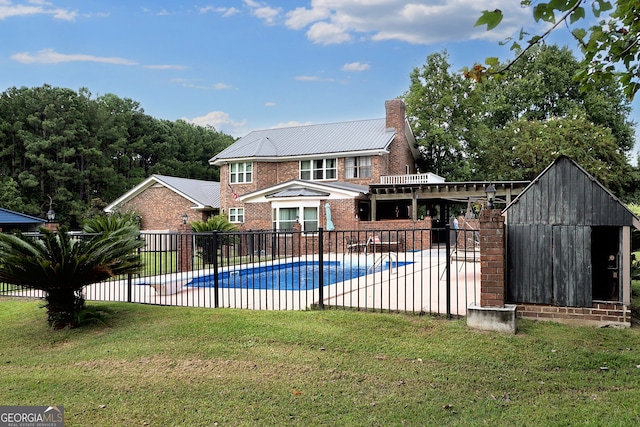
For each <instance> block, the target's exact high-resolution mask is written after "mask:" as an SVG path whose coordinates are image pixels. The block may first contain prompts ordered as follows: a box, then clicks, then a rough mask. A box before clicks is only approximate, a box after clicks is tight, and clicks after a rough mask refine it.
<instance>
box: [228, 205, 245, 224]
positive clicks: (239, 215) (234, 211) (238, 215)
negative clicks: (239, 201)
mask: <svg viewBox="0 0 640 427" xmlns="http://www.w3.org/2000/svg"><path fill="white" fill-rule="evenodd" d="M229 222H234V223H237V222H244V208H229Z"/></svg>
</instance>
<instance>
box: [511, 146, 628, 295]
mask: <svg viewBox="0 0 640 427" xmlns="http://www.w3.org/2000/svg"><path fill="white" fill-rule="evenodd" d="M507 213H508V217H507V225H506V230H507V299H508V300H509V301H510V302H520V303H533V304H556V305H560V306H574V307H590V306H591V305H592V281H593V279H592V275H593V272H592V260H591V252H592V250H591V230H592V227H594V226H613V227H622V226H630V225H633V219H634V217H633V214H632V213H631V212H630V211H629V210H627V209H626V208H625V206H624V205H622V203H620V201H619V200H618V199H616V198H615V197H614V196H613V195H612V194H611V193H610V192H609V191H607V190H606V189H605V188H604V187H603V186H602V185H601V184H600V183H598V182H597V181H596V180H595V179H594V178H593V177H591V175H589V174H588V173H587V172H586V171H585V170H584V169H582V168H581V167H580V166H578V165H577V164H576V163H575V162H573V161H572V160H571V159H569V158H567V157H560V158H558V159H557V160H556V161H555V162H554V163H553V164H551V165H550V166H549V167H548V168H547V169H546V170H545V171H544V172H542V173H541V174H540V175H539V176H538V177H537V178H536V179H535V180H534V181H533V182H532V183H531V185H529V187H527V188H526V189H525V190H524V191H523V192H522V193H521V194H520V195H519V196H518V197H517V198H516V199H515V200H514V201H513V203H512V204H511V205H509V206H508V208H507Z"/></svg>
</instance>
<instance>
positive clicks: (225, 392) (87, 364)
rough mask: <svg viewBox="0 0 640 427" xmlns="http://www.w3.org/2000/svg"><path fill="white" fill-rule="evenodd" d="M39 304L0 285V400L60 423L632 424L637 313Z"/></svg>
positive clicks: (637, 374)
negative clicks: (473, 314)
mask: <svg viewBox="0 0 640 427" xmlns="http://www.w3.org/2000/svg"><path fill="white" fill-rule="evenodd" d="M40 304H41V302H39V301H33V300H30V301H28V300H19V299H10V298H0V325H2V326H1V328H0V405H63V406H64V407H65V414H66V417H65V420H66V424H65V425H66V426H67V427H69V426H125V425H126V426H213V425H218V426H239V425H248V426H251V425H260V426H262V425H292V426H293V425H300V426H308V425H349V426H397V425H408V426H421V425H426V426H435V425H437V426H447V425H451V426H455V425H465V426H467V425H493V426H495V425H501V426H502V425H504V426H514V425H517V426H542V425H544V426H549V425H563V426H564V425H576V426H589V425H592V426H600V425H611V426H627V425H628V426H632V425H640V328H638V327H637V326H636V327H634V328H631V329H609V328H605V329H596V328H588V327H568V326H563V325H559V324H554V323H534V322H529V321H520V322H519V332H518V334H517V335H502V334H498V333H489V332H479V331H473V330H469V329H468V328H467V327H466V324H465V321H464V320H454V321H447V320H444V319H440V318H433V317H429V316H424V317H418V316H411V315H396V314H378V313H364V312H353V311H336V310H329V311H306V312H273V311H242V310H231V309H198V308H178V307H160V306H144V305H136V304H124V303H90V306H91V307H97V308H98V309H100V310H102V311H103V312H104V323H97V324H94V325H92V326H88V327H83V328H79V329H75V330H60V331H53V330H50V329H48V327H47V324H46V321H45V311H44V309H41V308H39V307H40Z"/></svg>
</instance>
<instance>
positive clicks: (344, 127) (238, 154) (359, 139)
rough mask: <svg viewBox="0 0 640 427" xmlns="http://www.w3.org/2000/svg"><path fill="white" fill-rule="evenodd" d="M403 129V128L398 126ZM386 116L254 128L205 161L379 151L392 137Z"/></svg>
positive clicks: (385, 146)
mask: <svg viewBox="0 0 640 427" xmlns="http://www.w3.org/2000/svg"><path fill="white" fill-rule="evenodd" d="M401 131H404V129H401ZM395 133H396V131H395V129H389V128H387V127H386V119H384V118H382V119H370V120H358V121H350V122H339V123H328V124H319V125H305V126H293V127H286V128H276V129H264V130H256V131H253V132H251V133H249V134H248V135H246V136H244V137H242V138H240V139H239V140H237V141H236V142H235V143H234V144H233V145H231V146H230V147H227V148H226V149H225V150H223V151H222V152H220V153H219V154H218V155H216V156H215V157H213V158H212V159H211V160H209V162H210V163H212V164H217V162H220V161H223V160H230V159H253V158H265V159H275V158H282V157H297V156H313V155H325V154H333V153H351V152H359V151H369V152H372V151H374V152H375V151H383V150H386V148H387V147H388V145H389V144H390V143H391V141H392V140H393V137H394V136H395Z"/></svg>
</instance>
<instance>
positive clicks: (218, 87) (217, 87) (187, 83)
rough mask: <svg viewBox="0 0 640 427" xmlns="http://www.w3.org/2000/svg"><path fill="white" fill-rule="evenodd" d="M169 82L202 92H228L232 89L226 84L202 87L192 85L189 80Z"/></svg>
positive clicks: (178, 79) (177, 79)
mask: <svg viewBox="0 0 640 427" xmlns="http://www.w3.org/2000/svg"><path fill="white" fill-rule="evenodd" d="M171 81H172V82H173V83H178V84H180V85H182V87H186V88H191V89H202V90H229V89H233V86H231V85H230V84H227V83H214V84H211V85H202V84H196V83H193V82H191V81H190V80H186V79H180V78H176V79H172V80H171Z"/></svg>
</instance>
